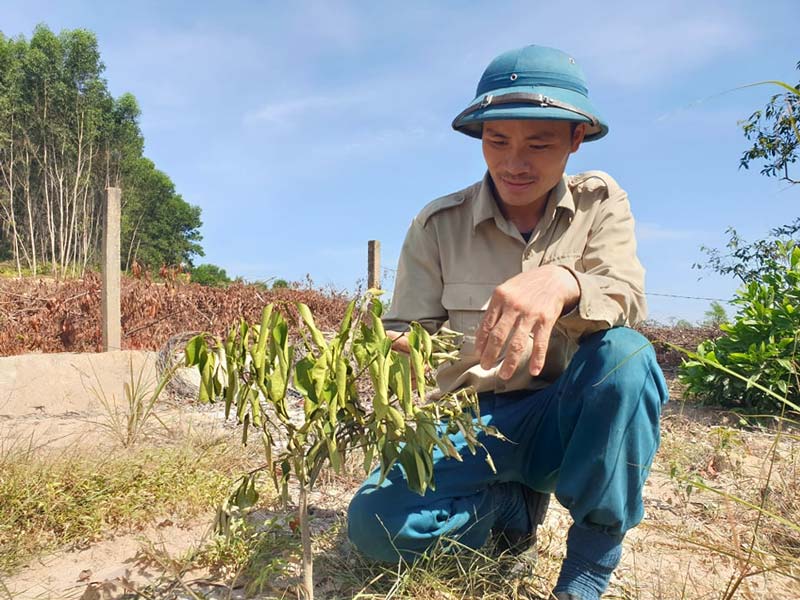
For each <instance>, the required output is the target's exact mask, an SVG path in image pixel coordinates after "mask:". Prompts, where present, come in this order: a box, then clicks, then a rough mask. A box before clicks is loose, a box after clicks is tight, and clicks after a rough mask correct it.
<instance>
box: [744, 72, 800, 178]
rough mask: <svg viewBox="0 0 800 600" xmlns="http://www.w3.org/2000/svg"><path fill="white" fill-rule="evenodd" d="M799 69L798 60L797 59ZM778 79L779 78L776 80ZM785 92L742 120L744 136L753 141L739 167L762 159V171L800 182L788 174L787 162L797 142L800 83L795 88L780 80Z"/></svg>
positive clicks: (794, 155) (793, 159)
mask: <svg viewBox="0 0 800 600" xmlns="http://www.w3.org/2000/svg"><path fill="white" fill-rule="evenodd" d="M797 69H798V70H800V62H798V63H797ZM775 83H779V84H780V82H775ZM781 85H782V87H785V88H786V89H787V91H786V93H782V94H775V95H774V96H772V98H771V99H770V101H769V103H768V104H767V105H766V106H765V107H764V109H762V110H757V111H755V112H754V113H753V114H752V115H750V117H749V118H748V119H747V120H746V121H744V122H743V123H742V128H743V130H744V135H745V137H746V138H747V139H748V140H750V141H752V142H753V145H752V146H751V147H750V148H749V149H748V150H746V151H745V152H744V154H742V157H741V159H740V161H739V166H740V168H745V169H748V168H750V163H751V162H753V161H761V162H762V166H761V174H762V175H766V176H767V177H778V178H779V179H782V180H784V181H788V182H790V183H800V180H799V179H797V176H790V174H789V166H790V165H794V164H795V163H796V162H797V150H798V147H799V146H800V131H799V130H798V123H797V119H798V115H800V91H798V90H800V83H798V85H797V86H796V87H795V88H792V87H791V86H789V85H786V84H781Z"/></svg>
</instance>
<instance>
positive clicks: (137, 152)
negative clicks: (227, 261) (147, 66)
mask: <svg viewBox="0 0 800 600" xmlns="http://www.w3.org/2000/svg"><path fill="white" fill-rule="evenodd" d="M104 70H105V65H104V64H103V62H102V60H101V57H100V50H99V47H98V43H97V38H96V36H95V35H94V34H93V33H92V32H90V31H88V30H85V29H74V30H64V31H62V32H61V33H59V34H55V33H53V32H52V31H51V30H50V29H48V28H47V27H46V26H45V25H39V26H38V27H36V29H35V30H34V32H33V35H32V36H31V38H30V40H26V39H25V38H24V37H22V36H19V37H17V38H9V37H6V36H4V35H3V34H2V33H0V233H1V234H2V235H0V260H4V259H11V260H12V261H13V262H14V264H15V266H16V269H17V271H18V273H20V274H22V272H23V269H24V270H25V271H29V272H32V273H33V274H36V273H38V272H46V271H47V270H49V271H50V272H51V273H52V274H54V275H56V276H63V275H66V274H68V273H72V272H75V271H77V272H78V273H81V274H82V273H83V272H84V271H85V269H86V268H87V267H89V266H92V265H96V264H99V258H98V257H99V245H100V240H101V238H102V229H103V202H104V199H105V194H106V192H105V190H106V188H108V187H110V186H114V187H122V189H123V195H122V202H123V205H122V223H121V227H122V253H121V254H122V257H121V260H122V266H123V268H128V267H130V265H131V264H132V262H133V261H134V260H136V261H138V262H139V263H141V264H145V265H148V266H150V267H151V268H156V269H157V268H158V267H159V266H160V265H161V264H177V263H180V262H186V263H189V264H191V260H192V259H193V257H194V256H195V255H197V254H201V255H202V248H201V246H200V245H199V241H200V239H201V238H200V234H199V227H200V225H201V221H200V209H199V208H197V207H195V206H191V205H189V204H187V203H186V202H185V201H184V200H183V199H182V198H181V197H180V195H178V194H177V193H176V192H175V186H174V184H173V183H172V181H171V180H170V179H169V177H168V176H167V175H165V174H164V173H163V172H161V171H159V170H158V169H156V167H155V165H154V164H153V163H152V162H151V161H149V160H148V159H146V158H145V157H144V156H143V147H144V139H143V137H142V133H141V130H140V128H139V123H138V120H139V117H140V109H139V106H138V103H137V102H136V99H135V97H134V96H133V95H132V94H129V93H125V94H122V95H121V96H119V97H118V98H114V97H113V96H112V95H111V94H110V92H109V90H108V85H107V83H106V80H105V79H104V78H103V73H104Z"/></svg>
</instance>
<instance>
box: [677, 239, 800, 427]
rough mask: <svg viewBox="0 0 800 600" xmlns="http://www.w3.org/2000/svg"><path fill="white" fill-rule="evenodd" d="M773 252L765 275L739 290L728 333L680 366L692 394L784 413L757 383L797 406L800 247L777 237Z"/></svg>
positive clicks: (704, 345)
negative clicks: (718, 366)
mask: <svg viewBox="0 0 800 600" xmlns="http://www.w3.org/2000/svg"><path fill="white" fill-rule="evenodd" d="M774 250H775V254H774V256H775V258H771V259H769V260H768V261H767V263H766V265H767V267H768V268H767V269H765V271H764V272H763V273H762V274H761V276H760V277H759V278H758V279H755V280H753V281H750V283H748V284H747V285H745V286H743V287H742V288H741V289H740V290H739V291H738V292H737V294H736V298H735V299H734V300H733V301H732V304H733V305H734V306H735V307H736V308H737V313H736V315H735V316H734V318H733V319H732V322H731V323H725V324H722V325H721V326H720V328H721V330H722V331H723V333H724V334H725V335H724V336H723V337H721V338H719V339H717V340H710V341H705V342H703V343H701V344H700V345H699V346H698V349H697V355H698V356H697V359H693V360H689V361H687V362H685V363H684V364H683V365H682V366H681V368H680V378H681V381H682V382H683V383H685V384H686V385H687V392H688V393H689V394H690V395H691V396H694V397H696V398H699V399H701V400H703V401H706V402H710V403H715V404H721V405H723V406H731V407H735V408H743V409H745V410H747V411H748V412H749V411H753V410H755V411H767V412H776V411H780V409H781V408H782V404H783V403H782V402H780V401H779V400H778V399H777V398H775V397H774V396H771V395H769V394H768V393H766V392H765V391H764V390H760V389H758V388H757V387H755V386H753V385H752V384H753V383H758V384H760V385H761V386H763V387H765V388H767V389H769V390H772V391H773V392H775V393H776V394H779V395H780V396H781V397H783V398H784V399H786V400H788V401H789V402H791V403H793V404H795V405H797V403H798V401H800V397H799V396H800V384H799V383H798V359H797V350H798V348H797V346H798V343H799V341H800V245H797V244H796V243H794V242H793V241H789V242H781V241H777V242H775V247H774ZM715 365H723V366H725V367H727V369H729V370H732V371H735V372H736V373H739V374H740V375H742V376H743V377H745V378H746V381H743V380H741V379H739V378H736V377H734V376H732V375H730V374H729V373H727V372H725V371H724V370H721V369H719V368H717V367H716V366H715Z"/></svg>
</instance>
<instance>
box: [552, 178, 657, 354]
mask: <svg viewBox="0 0 800 600" xmlns="http://www.w3.org/2000/svg"><path fill="white" fill-rule="evenodd" d="M580 264H581V266H582V269H578V268H575V267H573V266H571V265H562V266H564V268H566V269H568V270H569V271H570V272H571V273H572V275H573V276H574V277H575V279H576V280H577V281H578V285H579V286H580V290H581V296H580V300H579V301H578V304H577V306H575V308H574V309H573V310H571V311H570V312H569V313H567V314H566V315H564V316H562V317H561V318H560V319H559V321H558V326H559V328H561V329H562V330H563V331H564V332H565V333H566V334H567V336H569V337H570V338H572V339H575V340H579V339H580V338H581V337H583V336H585V335H588V334H591V333H594V332H596V331H600V330H603V329H609V328H611V327H615V326H619V325H626V326H632V325H635V324H636V323H638V322H640V321H642V320H644V319H645V318H646V316H647V303H646V300H645V296H644V268H643V267H642V265H641V263H640V262H639V259H638V258H637V256H636V237H635V233H634V220H633V215H632V214H631V210H630V204H629V202H628V198H627V195H626V194H625V192H624V191H622V190H621V189H619V188H617V189H616V190H615V191H614V193H613V194H612V195H611V196H609V197H608V198H607V199H606V200H604V201H603V202H602V203H601V206H600V208H599V210H598V213H597V216H596V218H595V221H594V223H593V224H592V232H591V235H590V237H589V239H588V241H587V244H586V247H585V249H584V252H583V254H582V256H581V261H580Z"/></svg>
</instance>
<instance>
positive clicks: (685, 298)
mask: <svg viewBox="0 0 800 600" xmlns="http://www.w3.org/2000/svg"><path fill="white" fill-rule="evenodd" d="M381 270H382V271H383V272H384V273H383V274H384V276H386V275H387V274H388V273H392V274H394V273H397V269H390V268H389V267H381ZM645 295H647V296H659V297H662V298H681V299H684V300H705V301H706V302H724V303H725V304H731V301H730V300H725V299H723V298H709V297H707V296H682V295H681V294H663V293H659V292H645Z"/></svg>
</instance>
